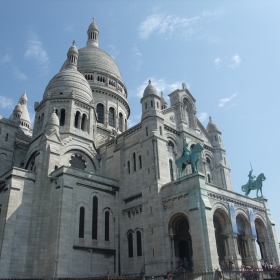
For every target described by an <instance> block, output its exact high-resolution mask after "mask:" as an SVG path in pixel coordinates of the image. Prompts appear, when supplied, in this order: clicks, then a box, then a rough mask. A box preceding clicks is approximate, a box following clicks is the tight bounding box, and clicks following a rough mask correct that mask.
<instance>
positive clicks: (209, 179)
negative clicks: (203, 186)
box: [207, 174, 211, 183]
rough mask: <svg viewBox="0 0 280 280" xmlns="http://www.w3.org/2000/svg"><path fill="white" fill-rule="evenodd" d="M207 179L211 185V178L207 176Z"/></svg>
mask: <svg viewBox="0 0 280 280" xmlns="http://www.w3.org/2000/svg"><path fill="white" fill-rule="evenodd" d="M207 179H208V183H211V177H210V174H207Z"/></svg>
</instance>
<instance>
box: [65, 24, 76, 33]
mask: <svg viewBox="0 0 280 280" xmlns="http://www.w3.org/2000/svg"><path fill="white" fill-rule="evenodd" d="M75 28H76V24H68V25H65V26H64V30H65V31H66V32H73V31H74V30H75Z"/></svg>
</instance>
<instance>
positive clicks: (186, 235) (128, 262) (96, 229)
mask: <svg viewBox="0 0 280 280" xmlns="http://www.w3.org/2000/svg"><path fill="white" fill-rule="evenodd" d="M98 36H99V30H98V27H97V25H96V23H95V22H93V23H91V24H90V26H89V29H88V42H87V45H86V47H85V48H82V49H80V50H77V48H76V46H75V42H74V43H73V45H72V46H71V47H70V48H69V50H68V53H67V60H66V61H65V63H64V64H63V66H62V68H61V70H60V72H59V73H58V74H56V75H55V76H54V78H53V79H52V80H51V81H50V82H49V84H48V85H47V87H46V90H45V92H44V94H43V99H42V100H41V102H36V103H35V106H34V108H35V112H36V116H35V121H34V128H33V129H32V128H31V122H30V118H29V115H28V112H27V110H26V103H27V97H26V93H24V94H23V96H22V97H21V98H20V100H19V104H18V105H17V106H16V107H15V109H14V111H13V114H12V115H11V117H10V118H9V119H6V118H3V117H1V119H0V137H1V138H0V139H1V140H0V144H1V146H0V158H1V165H0V173H1V174H0V176H1V177H0V211H1V212H0V241H1V242H0V267H1V276H2V277H10V278H11V277H14V278H16V277H30V278H31V277H53V276H59V277H66V276H67V277H71V276H73V277H74V276H77V275H94V274H103V273H107V272H108V271H109V272H111V273H119V274H132V273H133V274H137V273H140V272H141V271H145V273H146V275H152V274H162V273H164V272H166V271H167V270H170V269H176V267H177V266H178V259H179V258H181V259H183V258H186V259H187V260H188V262H189V263H190V267H191V269H193V270H195V271H198V270H202V269H212V268H213V267H217V266H218V265H219V263H221V262H222V261H223V260H228V259H230V260H232V261H233V262H234V263H235V265H236V267H240V266H241V264H242V262H244V263H246V264H247V265H254V266H260V262H259V260H260V258H261V257H262V258H264V259H267V260H268V261H269V262H274V264H277V265H278V264H279V248H278V241H277V236H276V231H275V225H274V222H273V220H272V218H271V214H270V210H269V208H268V204H267V200H266V199H265V198H259V199H251V198H248V197H246V196H244V195H240V194H238V193H235V192H234V191H233V189H232V185H231V180H230V167H229V165H228V163H227V160H226V150H225V147H224V145H223V142H222V139H221V132H220V131H219V129H218V127H217V125H216V124H215V123H214V122H213V121H212V120H211V119H210V121H209V123H208V125H207V127H206V128H204V127H203V125H202V124H201V123H200V122H199V120H198V119H197V118H196V101H195V99H194V97H193V96H192V95H191V93H190V92H189V91H188V89H187V87H186V86H185V84H183V85H182V89H178V90H176V91H174V92H172V93H170V94H169V97H170V107H167V102H166V100H165V99H164V97H163V96H162V95H161V96H159V95H158V92H157V90H156V89H155V88H154V87H153V85H152V83H151V81H149V83H148V85H147V87H146V89H145V91H144V92H143V97H142V99H141V106H142V118H141V122H140V123H139V124H137V125H135V126H134V127H132V128H130V129H127V119H128V117H129V114H130V107H129V103H128V102H127V90H126V87H125V84H124V82H123V81H122V77H121V74H120V71H119V69H118V67H117V65H116V64H115V62H114V61H113V59H112V58H111V57H110V56H109V55H108V54H106V53H105V52H104V51H102V50H101V49H100V48H99V47H98ZM184 139H185V141H186V142H187V143H188V148H189V149H192V147H193V146H194V145H195V144H197V143H201V145H202V146H203V148H204V149H203V151H202V152H201V154H200V164H199V170H198V172H196V173H193V172H192V169H191V167H190V166H187V168H186V169H185V171H184V174H183V176H182V177H181V178H178V175H177V167H176V164H175V161H176V159H178V158H180V157H181V155H182V151H183V148H182V147H183V143H184ZM258 246H259V247H260V250H259V251H260V254H261V256H260V255H258V254H259V253H258V250H257V247H258Z"/></svg>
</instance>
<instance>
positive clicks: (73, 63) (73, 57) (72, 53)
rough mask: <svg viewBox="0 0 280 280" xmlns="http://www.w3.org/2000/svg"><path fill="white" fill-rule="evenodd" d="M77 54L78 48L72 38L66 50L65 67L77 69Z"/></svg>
mask: <svg viewBox="0 0 280 280" xmlns="http://www.w3.org/2000/svg"><path fill="white" fill-rule="evenodd" d="M78 55H79V53H78V49H77V47H76V42H75V40H74V41H73V44H72V46H71V47H70V48H69V50H68V52H67V65H66V68H72V69H77V61H78Z"/></svg>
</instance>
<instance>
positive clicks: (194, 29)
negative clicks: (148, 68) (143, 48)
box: [138, 9, 224, 40]
mask: <svg viewBox="0 0 280 280" xmlns="http://www.w3.org/2000/svg"><path fill="white" fill-rule="evenodd" d="M223 13H224V11H223V10H222V9H220V10H214V11H208V10H206V11H203V12H202V14H201V15H198V16H193V17H189V18H187V17H180V16H174V15H166V14H164V13H159V12H157V11H155V12H154V13H153V14H152V15H150V16H148V17H147V18H146V19H145V20H144V21H142V22H141V23H140V25H139V28H138V30H139V36H140V38H141V39H143V40H144V39H148V38H149V37H150V36H151V35H152V34H153V33H158V34H166V33H169V35H170V34H172V33H173V32H174V31H175V30H180V34H181V36H182V37H184V38H185V39H186V38H187V39H189V38H190V37H192V36H193V35H194V34H195V33H199V32H201V30H203V27H198V24H199V23H203V22H204V21H205V20H214V19H216V18H217V17H218V16H221V15H222V14H223ZM200 36H201V35H200Z"/></svg>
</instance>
